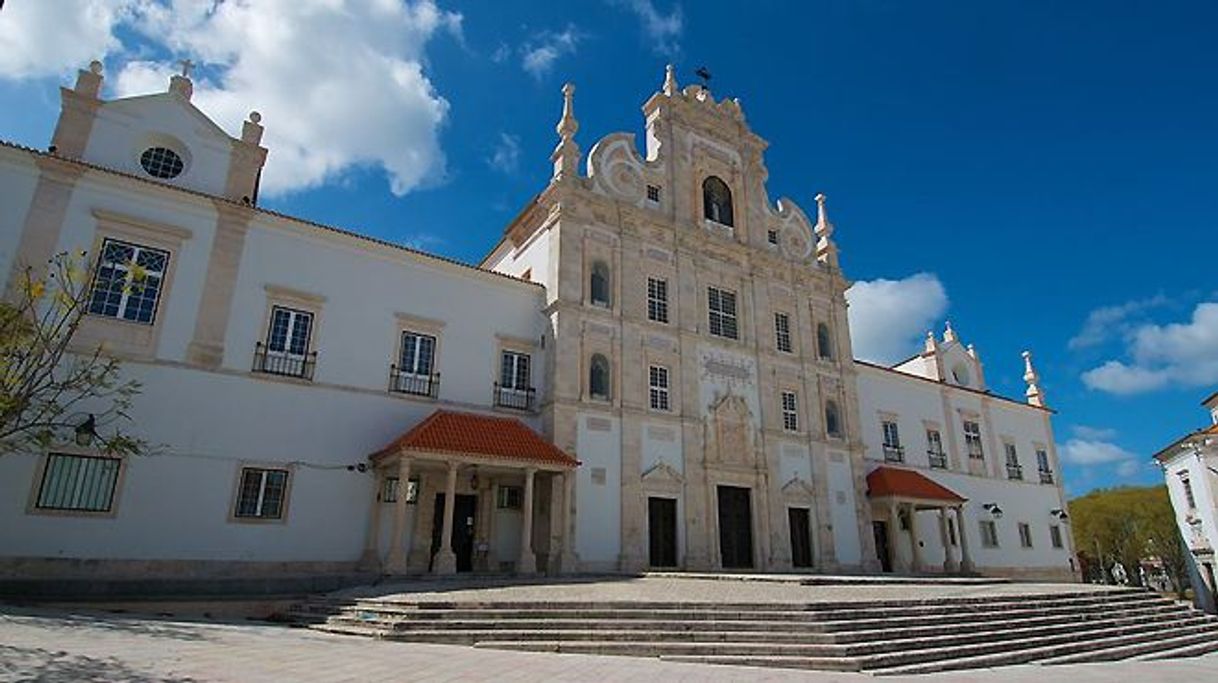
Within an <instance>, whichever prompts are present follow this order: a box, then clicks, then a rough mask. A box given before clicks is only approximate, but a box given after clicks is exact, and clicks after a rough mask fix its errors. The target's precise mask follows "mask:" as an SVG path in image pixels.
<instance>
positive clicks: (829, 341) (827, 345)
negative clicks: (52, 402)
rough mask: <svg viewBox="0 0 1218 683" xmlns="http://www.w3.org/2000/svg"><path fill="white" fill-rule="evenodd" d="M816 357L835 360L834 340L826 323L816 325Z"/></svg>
mask: <svg viewBox="0 0 1218 683" xmlns="http://www.w3.org/2000/svg"><path fill="white" fill-rule="evenodd" d="M816 355H817V356H818V357H820V358H824V359H825V360H833V338H832V337H831V336H830V335H829V326H828V325H826V324H824V323H817V325H816Z"/></svg>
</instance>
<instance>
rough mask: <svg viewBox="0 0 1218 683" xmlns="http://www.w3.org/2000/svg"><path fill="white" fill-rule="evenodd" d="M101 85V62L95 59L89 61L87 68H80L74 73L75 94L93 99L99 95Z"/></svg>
mask: <svg viewBox="0 0 1218 683" xmlns="http://www.w3.org/2000/svg"><path fill="white" fill-rule="evenodd" d="M101 86H102V63H101V62H99V61H97V60H96V59H95V60H93V61H91V62H89V68H88V69H81V70H80V71H78V72H77V73H76V87H75V88H74V90H75V91H76V94H78V95H83V96H85V97H88V98H90V99H94V100H95V99H97V98H98V96H99V95H101Z"/></svg>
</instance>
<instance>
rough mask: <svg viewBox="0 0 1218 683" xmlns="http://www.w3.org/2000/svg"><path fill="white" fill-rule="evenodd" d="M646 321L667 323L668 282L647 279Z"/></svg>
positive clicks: (652, 278)
mask: <svg viewBox="0 0 1218 683" xmlns="http://www.w3.org/2000/svg"><path fill="white" fill-rule="evenodd" d="M647 319H648V320H651V321H653V322H657V323H667V322H668V280H661V279H659V278H654V277H649V278H647Z"/></svg>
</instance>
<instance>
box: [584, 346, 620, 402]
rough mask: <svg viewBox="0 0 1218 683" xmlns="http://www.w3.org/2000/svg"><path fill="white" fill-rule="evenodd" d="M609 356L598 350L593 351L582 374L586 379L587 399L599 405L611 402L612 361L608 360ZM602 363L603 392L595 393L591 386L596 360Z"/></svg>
mask: <svg viewBox="0 0 1218 683" xmlns="http://www.w3.org/2000/svg"><path fill="white" fill-rule="evenodd" d="M609 356H610V354H608V353H605V352H603V351H600V350H594V351H592V353H591V354H590V355H589V356H588V369H587V372H585V373H584V376H585V377H586V378H587V391H588V398H589V399H590V400H593V401H597V402H599V403H608V402H610V401H612V400H613V361H611V360H610V358H609ZM598 359H599V360H600V361H601V362H603V363H604V373H605V376H604V382H605V387H604V389H605V390H604V392H601V393H597V392H596V391H595V387H594V386H593V381H592V380H593V373H594V372H596V366H597V360H598Z"/></svg>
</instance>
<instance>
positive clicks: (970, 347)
mask: <svg viewBox="0 0 1218 683" xmlns="http://www.w3.org/2000/svg"><path fill="white" fill-rule="evenodd" d="M964 350H965V352H966V353H968V355H969V357H970V358H972V359H973V360H977V347H976V346H973V345H972V344H969V345H968V346H966V347H965V348H964Z"/></svg>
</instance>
